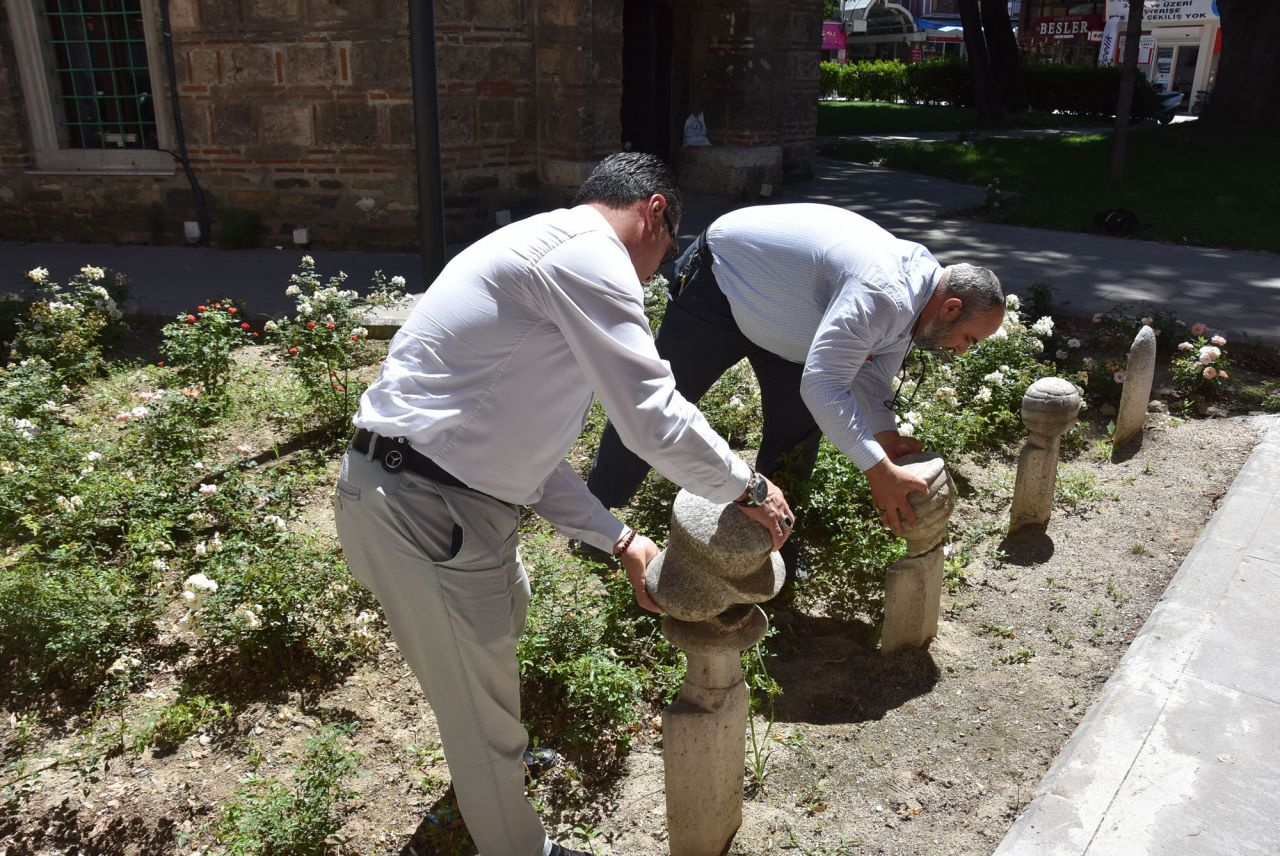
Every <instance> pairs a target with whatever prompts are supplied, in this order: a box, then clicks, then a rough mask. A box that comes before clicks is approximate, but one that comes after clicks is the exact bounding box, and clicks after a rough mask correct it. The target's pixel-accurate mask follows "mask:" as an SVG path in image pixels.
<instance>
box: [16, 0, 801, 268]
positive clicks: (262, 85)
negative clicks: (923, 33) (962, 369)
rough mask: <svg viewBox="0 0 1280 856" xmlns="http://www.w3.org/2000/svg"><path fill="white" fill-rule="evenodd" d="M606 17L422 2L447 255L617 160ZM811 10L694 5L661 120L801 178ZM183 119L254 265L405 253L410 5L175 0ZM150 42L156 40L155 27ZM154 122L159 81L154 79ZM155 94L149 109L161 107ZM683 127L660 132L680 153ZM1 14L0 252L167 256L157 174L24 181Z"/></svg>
mask: <svg viewBox="0 0 1280 856" xmlns="http://www.w3.org/2000/svg"><path fill="white" fill-rule="evenodd" d="M622 4H623V0H439V2H437V3H436V4H435V9H436V34H437V75H438V86H439V88H438V95H439V110H440V129H441V141H442V151H441V166H442V171H443V187H444V194H445V207H446V236H447V239H448V240H449V241H462V240H468V239H471V238H474V237H476V236H477V235H479V234H481V233H483V232H484V231H487V230H489V229H491V228H493V224H494V216H493V215H494V212H495V211H497V210H499V209H504V208H508V209H515V210H516V212H517V215H518V214H519V213H521V212H522V211H525V210H530V209H532V208H533V207H535V206H536V205H538V204H545V203H546V202H562V201H564V200H565V199H567V197H568V195H569V194H571V193H572V191H573V190H574V189H575V188H576V185H577V183H578V182H579V181H580V180H581V178H582V176H583V175H584V174H585V171H586V170H587V169H589V168H590V166H591V164H592V163H594V161H596V160H597V159H599V158H600V157H601V156H603V155H605V154H607V153H609V152H612V151H615V150H617V149H618V148H619V146H620V142H619V141H620V138H621V125H620V117H619V105H620V103H621V96H622V88H623V81H622V64H621V53H622V39H623V36H622ZM811 5H812V3H809V2H806V3H799V2H795V0H788V2H780V3H778V2H774V3H771V2H766V0H749V2H746V3H741V2H730V0H715V2H712V3H708V4H701V3H699V4H689V6H688V7H687V8H685V9H684V10H682V11H681V12H680V14H679V15H678V17H677V19H678V20H679V21H681V22H683V23H682V24H681V26H687V29H688V32H687V33H686V32H682V33H681V34H680V35H679V36H678V44H683V45H687V51H688V55H687V56H682V57H681V58H680V60H679V62H678V63H677V67H678V68H682V69H683V68H686V67H687V69H688V74H687V79H685V77H683V76H682V77H681V79H679V80H678V81H677V82H676V83H675V86H677V87H680V88H682V90H683V91H682V92H681V93H679V94H678V97H676V98H673V103H674V104H675V105H676V106H675V107H673V112H674V111H676V110H683V109H684V107H685V106H686V104H687V105H689V106H692V105H694V104H701V105H704V106H703V109H704V110H705V111H706V114H707V119H708V123H709V125H710V129H711V135H712V139H713V141H714V142H716V143H718V144H724V145H747V146H750V145H780V146H782V147H783V149H784V152H785V153H786V158H787V164H786V165H787V168H788V170H789V171H791V172H798V173H803V172H806V171H807V170H808V169H809V168H810V166H811V162H812V157H813V128H814V124H815V122H816V97H817V64H816V63H817V54H818V51H817V44H818V40H819V30H820V22H819V14H820V13H819V12H818V11H817V10H815V9H810V8H808V7H809V6H811ZM171 20H172V25H173V28H172V29H173V40H174V55H175V61H176V72H177V82H178V94H179V101H180V105H181V111H182V121H183V124H184V127H185V131H186V139H187V146H188V151H189V155H190V159H191V163H192V167H193V169H194V171H195V173H196V175H197V176H198V178H199V181H200V184H201V187H202V188H203V190H204V192H205V194H206V196H207V197H208V199H209V200H210V201H211V205H212V209H213V211H214V212H215V218H216V212H217V210H218V209H219V208H226V207H237V208H247V209H251V210H253V211H255V212H257V213H258V214H259V216H260V217H261V218H262V221H263V224H264V232H263V236H262V241H263V243H264V245H271V244H275V243H285V244H287V243H288V242H289V238H290V236H291V232H292V229H293V228H294V227H295V226H306V227H308V229H309V231H310V235H311V238H312V241H313V242H314V243H316V244H317V245H321V246H331V247H336V246H351V247H364V248H383V247H386V248H392V247H395V248H408V247H413V246H415V245H416V243H417V225H416V218H417V183H416V181H417V179H416V176H417V173H416V169H417V162H416V155H415V150H414V127H413V126H414V113H413V101H412V89H411V77H410V50H409V39H408V13H407V6H406V5H405V4H404V3H402V2H393V0H238V2H233V0H225V2H224V0H217V2H214V0H171ZM157 29H158V27H157ZM153 85H154V86H155V87H156V93H157V99H158V101H160V100H163V104H164V107H165V109H168V106H167V105H168V102H167V97H168V96H167V80H166V74H165V70H164V68H163V66H161V67H160V68H159V69H157V79H155V80H153ZM162 95H163V99H161V96H162ZM682 118H683V116H673V121H672V133H673V135H675V134H678V128H679V125H680V121H679V120H681V119H682ZM29 141H30V131H29V129H28V123H27V119H26V112H25V106H24V104H23V92H22V87H21V84H20V80H19V77H18V70H17V67H16V59H15V57H14V55H13V52H12V35H11V31H10V23H9V21H8V20H7V14H6V15H0V238H4V239H42V240H68V241H93V240H97V241H104V240H105V241H124V242H145V241H159V242H177V241H180V240H181V236H182V221H184V220H190V219H195V210H194V207H193V198H194V197H193V194H192V192H191V189H190V186H189V184H188V183H187V180H186V178H185V176H184V175H183V172H182V170H181V168H180V167H178V165H177V164H176V163H175V167H174V171H173V173H172V174H171V175H130V174H112V175H102V174H88V173H82V174H69V173H65V172H63V173H56V174H55V173H39V172H34V171H32V170H31V167H32V166H33V161H32V156H31V153H30V142H29Z"/></svg>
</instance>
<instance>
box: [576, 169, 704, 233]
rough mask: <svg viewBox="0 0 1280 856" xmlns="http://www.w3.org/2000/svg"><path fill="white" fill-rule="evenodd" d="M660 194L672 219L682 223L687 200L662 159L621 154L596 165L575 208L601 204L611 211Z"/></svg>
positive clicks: (579, 190)
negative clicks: (583, 205) (588, 204)
mask: <svg viewBox="0 0 1280 856" xmlns="http://www.w3.org/2000/svg"><path fill="white" fill-rule="evenodd" d="M655 193H661V194H662V196H663V197H664V198H665V199H666V200H667V208H668V209H669V212H670V215H671V220H672V222H674V223H678V222H680V215H682V214H683V213H684V199H683V198H682V197H681V196H680V188H679V187H677V186H676V176H675V173H673V172H672V171H671V167H669V166H667V165H666V163H665V162H664V161H663V160H662V158H660V157H658V156H657V155H651V154H647V153H645V152H618V153H617V154H613V155H609V156H608V157H607V158H605V159H604V160H602V161H600V163H598V164H597V165H596V168H595V169H593V170H592V171H591V175H589V176H587V180H586V181H584V182H582V187H580V188H578V195H577V196H575V197H574V199H573V204H574V205H582V204H584V203H587V202H598V203H600V204H601V205H607V206H609V207H610V208H624V207H626V206H628V205H630V204H631V203H633V202H638V201H640V200H641V199H648V198H649V197H650V196H652V195H653V194H655Z"/></svg>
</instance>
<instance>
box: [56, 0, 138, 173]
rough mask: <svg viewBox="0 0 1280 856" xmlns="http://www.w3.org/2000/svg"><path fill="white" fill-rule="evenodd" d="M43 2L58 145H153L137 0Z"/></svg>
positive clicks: (70, 147)
mask: <svg viewBox="0 0 1280 856" xmlns="http://www.w3.org/2000/svg"><path fill="white" fill-rule="evenodd" d="M43 5H44V10H43V12H42V13H41V17H42V18H43V20H44V23H45V27H44V31H45V33H46V39H45V51H46V57H47V59H48V72H49V95H50V97H51V98H52V100H53V119H54V123H55V125H56V126H57V136H58V144H59V146H60V147H61V148H68V149H155V148H159V145H160V144H159V139H158V136H159V135H158V133H157V129H156V113H155V98H154V95H153V91H154V90H153V88H152V85H151V69H150V65H149V63H148V56H147V42H146V34H145V32H144V29H143V18H142V0H45V2H44V4H43Z"/></svg>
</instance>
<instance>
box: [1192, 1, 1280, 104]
mask: <svg viewBox="0 0 1280 856" xmlns="http://www.w3.org/2000/svg"><path fill="white" fill-rule="evenodd" d="M1218 11H1219V13H1220V14H1221V16H1222V57H1221V59H1220V60H1219V63H1218V79H1217V82H1216V83H1215V84H1214V87H1213V94H1212V95H1210V96H1209V103H1208V105H1206V106H1205V108H1204V112H1203V113H1201V114H1200V121H1201V122H1211V123H1213V124H1214V125H1219V126H1221V127H1235V128H1249V129H1255V128H1277V127H1280V109H1277V105H1278V104H1280V51H1278V50H1276V40H1277V39H1280V3H1276V2H1274V0H1271V2H1260V0H1218Z"/></svg>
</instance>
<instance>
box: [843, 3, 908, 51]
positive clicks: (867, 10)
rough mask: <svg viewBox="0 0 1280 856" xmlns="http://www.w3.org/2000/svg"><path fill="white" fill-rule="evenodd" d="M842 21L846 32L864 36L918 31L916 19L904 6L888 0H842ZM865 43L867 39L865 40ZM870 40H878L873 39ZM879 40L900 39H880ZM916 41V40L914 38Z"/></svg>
mask: <svg viewBox="0 0 1280 856" xmlns="http://www.w3.org/2000/svg"><path fill="white" fill-rule="evenodd" d="M840 21H841V23H842V24H844V31H845V32H846V33H850V34H855V35H853V37H852V38H851V39H850V41H852V40H853V38H859V37H862V36H897V35H903V34H906V33H914V32H916V30H917V28H916V19H915V18H914V17H913V16H912V14H911V13H910V12H908V11H907V10H906V9H905V8H904V7H902V6H901V5H899V4H897V3H890V2H888V0H842V2H841V4H840ZM863 41H864V43H865V41H866V40H865V39H864V40H863ZM870 41H877V39H871V40H870ZM879 41H899V39H880V40H879ZM913 41H915V40H913Z"/></svg>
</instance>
